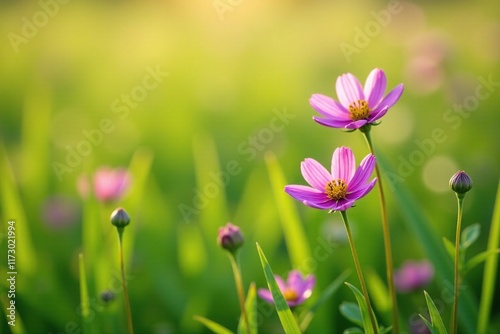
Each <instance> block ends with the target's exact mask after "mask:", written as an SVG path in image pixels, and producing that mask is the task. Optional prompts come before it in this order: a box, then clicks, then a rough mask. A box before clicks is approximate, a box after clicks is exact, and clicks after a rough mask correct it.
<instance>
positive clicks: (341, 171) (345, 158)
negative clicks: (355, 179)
mask: <svg viewBox="0 0 500 334" xmlns="http://www.w3.org/2000/svg"><path fill="white" fill-rule="evenodd" d="M355 171H356V160H355V158H354V154H353V153H352V151H351V149H350V148H348V147H344V146H342V147H339V148H337V149H335V151H334V152H333V155H332V177H333V179H334V180H337V179H341V180H344V181H345V182H346V183H347V184H349V181H350V180H351V178H352V176H353V175H354V173H355ZM325 185H326V184H325Z"/></svg>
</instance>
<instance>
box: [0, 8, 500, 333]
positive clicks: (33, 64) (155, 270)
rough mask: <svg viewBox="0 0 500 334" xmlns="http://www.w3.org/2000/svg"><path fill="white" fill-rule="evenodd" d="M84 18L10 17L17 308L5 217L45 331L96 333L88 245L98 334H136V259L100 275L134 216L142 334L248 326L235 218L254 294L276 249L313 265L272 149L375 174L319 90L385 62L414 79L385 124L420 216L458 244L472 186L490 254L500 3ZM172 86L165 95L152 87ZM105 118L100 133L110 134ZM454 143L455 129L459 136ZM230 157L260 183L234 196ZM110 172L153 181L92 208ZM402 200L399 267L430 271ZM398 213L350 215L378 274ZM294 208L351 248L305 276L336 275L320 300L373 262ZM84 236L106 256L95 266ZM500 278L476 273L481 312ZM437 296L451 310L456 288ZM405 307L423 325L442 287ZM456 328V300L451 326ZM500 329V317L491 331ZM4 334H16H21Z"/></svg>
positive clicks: (53, 13)
mask: <svg viewBox="0 0 500 334" xmlns="http://www.w3.org/2000/svg"><path fill="white" fill-rule="evenodd" d="M63 2H64V1H60V2H58V1H56V0H45V1H44V0H42V1H40V2H35V1H33V2H28V1H22V2H20V1H2V3H1V4H0V32H1V35H2V36H3V37H2V42H1V48H0V59H1V61H0V106H1V113H0V141H1V145H2V152H0V156H1V161H0V162H1V166H2V174H1V181H0V182H1V183H2V185H1V188H2V206H1V211H0V218H1V222H2V224H1V226H2V230H1V231H0V235H1V236H2V238H1V239H0V245H1V249H2V255H0V256H1V257H2V259H3V260H2V261H1V267H0V269H1V270H2V274H1V275H2V276H1V277H2V283H3V284H4V286H3V287H2V298H3V302H5V301H6V291H5V290H4V288H6V287H7V286H6V283H5V282H6V281H5V279H3V277H4V275H5V273H6V267H5V266H6V262H5V261H4V258H6V255H5V254H7V251H6V249H7V248H6V231H7V224H6V223H7V221H8V220H9V219H15V220H16V223H17V228H18V234H17V252H18V258H17V260H18V276H17V293H16V307H17V311H18V317H19V318H18V319H22V322H23V324H24V327H25V329H26V332H27V333H73V332H74V333H77V330H78V329H80V328H81V326H82V324H81V320H80V315H79V309H78V307H79V300H80V298H79V278H78V254H79V253H80V252H82V251H83V252H84V256H85V257H86V258H85V262H86V268H87V274H88V279H89V294H90V297H91V299H92V298H94V300H95V304H94V306H92V305H91V309H92V310H93V311H94V313H95V324H99V327H100V331H99V332H101V331H102V332H117V333H120V332H124V330H125V327H124V325H125V320H124V318H123V315H122V314H123V312H122V308H123V306H122V304H123V303H122V299H121V296H120V295H118V296H117V298H116V300H114V301H113V302H112V303H110V305H108V306H107V307H103V306H102V303H101V302H99V301H98V299H99V293H100V292H101V291H102V289H104V288H106V282H109V280H110V279H111V280H112V277H113V274H112V273H113V272H115V273H116V272H118V269H119V264H118V261H117V258H116V257H113V256H110V257H109V258H108V262H103V261H100V260H99V258H100V257H101V256H104V255H103V254H108V255H109V253H110V252H111V253H112V252H113V251H115V250H116V248H117V238H116V233H115V232H114V231H113V230H112V229H111V226H110V224H109V222H108V220H107V217H109V214H110V213H111V212H112V211H113V209H114V208H115V207H116V206H124V207H125V208H126V209H127V210H128V211H129V213H130V214H131V216H132V224H131V226H130V228H129V229H127V231H126V232H125V237H124V238H125V239H124V242H125V244H126V247H127V249H126V250H127V259H128V261H127V264H126V268H127V272H128V273H129V274H130V276H131V279H130V281H129V282H128V284H129V293H130V299H131V303H132V313H133V317H134V325H135V327H136V332H137V333H206V332H208V331H207V330H205V329H204V328H203V327H202V326H201V325H200V324H199V323H197V322H195V321H194V320H193V318H192V317H193V315H195V314H198V315H202V316H206V317H208V318H211V319H213V320H215V321H217V322H219V323H222V324H224V325H225V326H227V327H228V328H231V329H235V328H236V324H237V320H238V316H239V311H238V307H237V306H238V304H237V298H236V294H235V288H234V283H233V280H232V273H231V268H230V265H229V262H228V261H227V256H226V254H224V252H223V251H222V250H220V249H218V247H217V245H216V236H217V230H218V227H219V226H222V225H224V224H225V223H226V222H228V221H231V222H233V223H234V224H236V225H239V226H240V227H241V228H242V230H243V231H244V233H245V236H246V245H245V247H244V248H243V250H242V252H241V261H242V263H241V266H242V271H243V278H244V283H245V285H246V286H248V284H249V283H250V282H256V283H257V286H258V287H264V286H265V280H264V275H263V273H262V269H261V267H260V262H259V258H258V256H257V252H256V249H255V247H254V244H255V242H259V244H260V245H261V246H262V248H263V250H264V251H265V252H266V254H267V256H268V259H269V261H270V263H271V265H272V266H273V269H274V271H275V272H276V273H283V274H286V273H287V272H288V271H289V270H291V269H292V267H291V263H290V258H289V256H288V252H287V247H286V244H285V242H284V238H283V228H282V225H281V224H280V219H279V215H278V209H277V208H276V202H275V200H274V196H273V192H272V189H271V185H270V181H269V176H268V173H267V170H266V166H265V160H264V156H265V154H266V152H273V154H274V155H275V156H276V157H277V159H278V161H279V163H280V165H281V166H282V168H283V171H284V174H285V176H286V178H287V181H288V182H289V183H295V184H303V183H304V181H303V179H302V176H301V174H300V168H299V166H300V161H302V160H303V159H304V158H306V157H312V158H315V159H316V160H318V161H320V162H321V163H323V164H325V165H328V164H329V161H330V158H331V154H332V152H333V150H334V149H335V148H336V147H338V146H350V147H351V148H352V149H353V150H354V152H355V154H356V156H357V160H358V161H360V160H361V159H362V157H364V156H365V155H366V154H367V153H368V151H367V148H366V145H365V143H364V142H363V138H362V136H361V135H360V133H359V132H354V133H344V132H342V131H340V130H336V129H330V128H325V127H321V126H319V125H318V124H316V123H315V122H313V121H312V116H313V115H317V113H316V112H315V111H314V110H313V109H312V107H311V106H310V105H309V102H308V99H309V98H310V96H311V94H314V93H322V94H325V95H330V96H333V97H334V98H336V93H335V90H334V87H335V80H336V78H337V76H339V75H341V74H342V73H346V72H351V73H353V74H354V75H356V76H357V77H358V78H359V79H360V80H361V81H362V82H364V80H365V78H366V76H367V75H368V73H369V72H370V71H371V70H372V69H373V68H375V67H380V68H382V69H383V70H384V71H385V72H386V75H387V79H388V90H389V89H392V87H394V86H395V85H397V84H398V83H404V84H405V92H404V93H403V96H402V98H401V100H400V101H399V102H398V103H397V104H396V105H395V106H394V107H393V108H392V109H391V110H390V111H389V113H388V114H387V115H386V116H385V117H384V118H383V120H382V123H381V125H380V126H378V127H375V128H373V131H372V137H373V140H374V143H375V147H376V150H377V151H378V152H379V153H380V154H382V155H384V156H385V157H386V160H388V162H389V164H390V165H391V167H392V169H393V173H394V174H393V176H394V175H398V178H397V179H396V180H397V182H398V183H399V184H402V185H404V186H405V187H407V189H408V190H409V191H410V193H411V194H412V196H414V197H415V198H416V199H417V200H418V202H419V205H420V209H421V210H422V212H423V213H424V215H425V216H426V217H429V218H430V221H431V223H432V228H433V229H434V231H435V233H436V236H437V238H438V239H441V237H442V236H446V237H447V238H449V239H453V236H454V228H455V221H456V203H455V196H454V194H453V193H452V192H451V191H450V190H449V188H448V180H449V178H450V177H451V176H452V175H453V174H454V173H455V172H456V171H457V170H458V169H464V170H466V171H467V172H468V174H469V175H470V176H471V177H472V179H473V181H474V189H473V191H472V192H471V193H470V194H469V195H468V196H467V199H466V200H465V211H464V225H465V226H466V225H470V224H472V223H479V224H481V227H482V232H483V233H482V235H481V238H480V242H478V243H477V244H476V245H475V246H474V247H473V249H472V251H471V253H477V252H479V251H482V250H484V249H485V247H486V242H487V236H488V231H489V226H490V223H491V217H492V212H493V203H494V198H495V194H496V188H497V182H498V177H499V170H500V169H499V167H500V149H499V145H498V142H499V141H498V140H499V136H498V126H499V125H500V123H499V122H498V119H497V118H496V116H497V111H498V108H499V107H500V95H499V93H498V90H499V82H500V67H499V60H500V21H499V16H498V13H500V4H499V3H498V2H497V1H494V0H482V1H479V2H469V1H458V2H452V1H439V2H431V1H426V2H398V1H396V2H385V1H359V0H356V1H352V2H350V3H347V2H340V1H326V0H316V1H300V0H295V1H283V0H273V1H250V0H241V1H235V0H234V1H223V0H221V1H212V0H206V1H179V0H178V1H84V2H81V1H66V2H64V3H63ZM151 73H156V79H157V80H156V83H157V84H155V81H153V80H151V79H147V82H146V83H145V81H144V80H145V77H147V76H148V75H151ZM488 81H489V82H490V84H489V85H486V86H485V85H484V82H488ZM148 85H149V86H148ZM481 85H482V87H483V88H478V87H480V86H481ZM153 86H154V87H153ZM138 87H139V88H138ZM141 87H142V88H141ZM144 87H146V89H144ZM478 89H479V90H480V95H477V94H478V93H477V92H478ZM486 95H487V96H486ZM127 96H132V97H131V99H132V100H131V101H130V100H127ZM120 108H121V109H120ZM460 108H462V110H463V112H461V113H460V112H458V110H459V109H460ZM276 117H278V119H277V118H276ZM280 117H281V118H280ZM103 121H104V122H105V125H104V128H105V130H106V131H107V132H103V131H102V129H101V134H102V138H101V137H99V136H98V135H97V134H96V133H97V132H96V131H98V130H97V129H100V128H101V127H103V125H102V122H103ZM273 125H278V127H275V126H273ZM436 129H438V130H436ZM439 129H441V130H439ZM433 131H438V132H439V131H441V132H440V133H441V135H440V136H439V137H440V138H441V139H440V140H439V142H436V140H434V139H433V135H432V134H433ZM85 133H87V134H88V133H94V134H96V136H97V137H95V138H101V139H100V140H97V139H95V140H96V143H97V144H95V145H94V144H92V145H91V152H90V153H88V154H86V155H81V161H78V162H77V163H75V164H74V166H69V167H68V169H65V170H64V172H61V171H57V170H56V169H55V166H58V167H61V166H60V165H57V163H60V164H64V165H67V162H66V159H67V155H68V152H69V150H71V149H74V150H78V147H80V148H82V147H83V146H82V145H84V144H82V142H83V141H86V140H88V138H86V136H85ZM79 145H80V146H79ZM411 161H413V163H412V162H411ZM228 163H229V164H230V165H231V164H234V163H236V164H237V166H238V167H239V168H237V171H234V173H233V175H230V177H228V178H227V179H224V180H222V182H223V183H224V185H223V186H216V187H214V186H213V185H214V184H216V183H214V175H216V174H217V175H220V173H221V172H222V173H224V172H226V173H229V172H230V169H231V168H232V167H229V166H228ZM103 165H108V166H112V167H118V166H122V167H129V166H130V168H131V172H132V187H131V189H130V191H129V192H128V193H127V194H126V196H125V197H124V198H123V199H122V200H121V201H119V202H116V203H113V204H101V203H97V201H95V199H93V198H92V197H91V198H89V199H82V198H81V197H80V196H79V195H78V191H77V186H76V184H77V180H78V178H79V176H80V175H82V174H86V175H92V174H93V173H94V171H95V170H96V169H97V168H98V167H99V166H103ZM231 170H232V169H231ZM386 189H388V195H387V197H388V201H389V218H390V224H391V232H392V239H393V249H394V250H395V251H394V262H395V266H396V267H399V266H400V265H401V264H402V263H403V262H404V261H405V260H407V259H421V258H424V257H426V255H425V253H424V252H423V249H422V247H421V244H420V243H419V241H418V240H417V238H415V235H414V234H412V233H411V231H410V229H409V227H408V225H407V223H406V221H405V219H404V218H403V215H402V213H401V211H400V208H399V207H398V202H397V200H396V198H394V196H393V195H394V193H393V192H391V191H390V189H391V188H390V186H389V185H388V184H387V186H386ZM200 193H201V194H202V197H203V198H205V201H203V199H200V195H199V194H200ZM54 198H56V199H58V200H59V201H58V203H61V202H62V203H63V204H62V205H63V207H64V208H66V209H67V211H69V213H68V214H67V215H66V216H64V219H62V220H61V221H59V222H58V223H57V222H54V221H49V220H50V219H48V218H47V213H46V212H47V210H49V211H50V210H55V209H53V208H52V209H51V208H47V205H49V204H50V203H51V202H50V201H51V199H54ZM196 201H201V202H203V203H198V202H196ZM378 203H379V202H378V195H377V194H376V192H373V193H371V194H370V195H368V196H367V197H366V198H364V199H362V200H361V201H359V203H358V205H357V207H356V208H354V209H352V210H350V219H351V220H352V225H353V229H354V233H355V238H356V243H357V245H358V247H359V253H360V257H361V262H362V263H363V264H364V265H365V266H366V267H367V268H371V269H373V271H374V272H375V273H377V274H378V275H380V276H381V277H384V275H385V265H384V255H383V241H382V233H381V227H380V226H381V225H380V218H379V213H378V212H379V210H378ZM197 205H198V206H197ZM294 205H296V207H297V209H298V210H299V214H300V217H301V224H302V226H303V229H304V231H305V234H306V236H307V240H308V242H309V247H310V248H311V249H312V250H314V249H315V247H319V246H320V245H324V244H325V240H326V241H328V242H330V243H331V244H333V246H331V247H333V248H334V251H333V252H332V253H331V255H330V256H329V257H328V258H327V259H325V260H321V261H319V260H315V261H313V262H312V264H310V265H308V266H306V267H307V268H302V269H303V270H304V271H313V272H314V273H315V274H316V275H317V286H316V289H315V292H314V294H313V297H312V299H313V300H314V299H317V298H318V296H319V295H320V293H321V291H322V290H323V289H324V288H325V287H326V286H328V284H329V283H330V282H331V281H333V280H334V279H335V278H336V277H337V276H338V275H339V274H340V273H342V272H343V271H344V270H345V269H346V268H351V267H352V260H351V256H350V252H349V249H348V247H347V245H346V244H345V241H344V239H343V234H342V231H343V230H342V225H341V221H340V216H338V215H337V214H331V215H328V214H327V213H326V212H320V211H317V210H314V209H310V208H307V207H304V206H303V205H301V204H300V203H294ZM186 207H191V208H193V210H194V211H192V212H191V213H192V214H189V215H188V216H189V217H187V216H186V214H184V215H183V214H182V212H183V211H182V210H184V209H185V208H186ZM182 208H184V209H182ZM44 213H45V214H44ZM285 223H286V222H285ZM86 238H88V239H86ZM85 240H87V241H85ZM88 240H93V241H92V242H90V241H88ZM85 242H88V245H90V246H88V247H91V248H92V249H93V252H94V253H91V254H87V253H86V252H87V251H86V249H85V247H86V246H85ZM108 250H111V251H108ZM89 252H90V251H89ZM87 255H88V256H87ZM110 259H113V260H110ZM114 259H116V261H114ZM429 260H431V261H432V260H433V259H432V257H430V258H429ZM450 261H451V260H450ZM106 263H108V264H109V265H108V266H106V265H105V264H106ZM482 269H483V266H482V265H480V266H479V267H477V268H476V269H474V270H473V271H472V272H471V273H470V275H469V276H468V279H467V284H468V285H467V287H468V290H469V291H470V293H471V294H472V296H473V298H474V299H475V300H476V301H477V300H479V298H480V293H481V279H482V272H483V271H482ZM349 280H350V281H351V282H357V281H356V279H355V277H354V276H351V277H350V279H349ZM449 281H450V282H452V280H451V277H450V278H449ZM426 289H427V290H428V291H429V292H430V293H431V295H434V296H439V295H440V293H442V291H443V282H442V281H441V282H440V281H438V280H437V279H436V280H434V281H433V282H432V283H431V285H430V286H429V287H427V288H426ZM494 298H495V300H496V301H497V305H498V300H500V294H499V292H498V291H497V292H496V294H495V297H494ZM343 300H351V301H352V300H353V296H352V295H351V293H350V291H348V289H347V288H346V287H343V288H341V289H340V290H339V292H338V293H337V294H336V295H335V296H333V297H332V298H331V299H329V301H328V302H327V303H326V304H325V305H323V306H322V308H321V309H320V310H319V312H318V314H317V315H316V317H315V318H314V320H313V322H312V323H311V327H310V331H309V332H310V333H341V332H342V331H343V329H345V328H347V327H348V326H349V324H348V322H347V321H346V320H345V319H343V317H342V316H341V315H340V313H339V311H338V305H339V303H340V302H342V301H343ZM400 303H401V313H402V314H401V321H402V323H404V324H406V325H408V324H409V323H410V322H411V321H412V320H411V319H413V320H414V315H415V312H417V313H418V312H422V309H423V307H424V305H425V301H424V298H423V294H422V292H421V291H418V292H415V293H412V294H401V295H400ZM3 305H5V304H2V307H3ZM3 310H4V307H3ZM259 310H260V314H261V315H262V319H261V320H262V327H261V329H262V331H261V332H262V333H280V331H281V329H280V326H279V321H278V318H277V316H276V315H275V313H274V312H273V311H271V309H270V307H269V306H267V305H265V304H264V303H263V302H262V301H259ZM450 312H451V304H446V307H445V309H444V311H443V318H444V319H448V318H449V314H450ZM499 317H500V308H498V306H497V307H496V308H494V309H493V314H492V319H495V318H496V319H498V318H499ZM382 318H383V317H382ZM4 319H5V318H3V320H2V321H1V329H2V332H7V333H8V332H9V331H10V330H14V328H12V327H9V326H8V325H7V321H5V320H4ZM383 319H384V318H383ZM386 319H387V318H386ZM385 323H388V322H387V321H385ZM75 326H76V327H75ZM499 328H500V327H499V325H498V320H497V326H496V331H498V330H499ZM494 330H495V329H493V331H492V333H493V332H495V331H494Z"/></svg>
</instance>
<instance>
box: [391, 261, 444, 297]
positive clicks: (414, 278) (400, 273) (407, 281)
mask: <svg viewBox="0 0 500 334" xmlns="http://www.w3.org/2000/svg"><path fill="white" fill-rule="evenodd" d="M433 277H434V267H433V266H432V264H431V263H430V262H429V261H427V260H422V261H420V262H416V261H406V262H405V263H404V264H403V265H402V266H401V268H399V269H398V270H396V271H395V273H394V284H395V285H396V289H397V290H398V291H399V292H411V291H414V290H416V289H419V288H421V287H424V286H426V285H427V284H429V282H430V281H431V280H432V278H433Z"/></svg>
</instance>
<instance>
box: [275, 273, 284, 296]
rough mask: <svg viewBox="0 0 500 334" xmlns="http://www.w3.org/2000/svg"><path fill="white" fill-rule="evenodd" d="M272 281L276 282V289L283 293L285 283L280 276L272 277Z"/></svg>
mask: <svg viewBox="0 0 500 334" xmlns="http://www.w3.org/2000/svg"><path fill="white" fill-rule="evenodd" d="M274 279H275V280H276V283H277V284H278V287H279V288H280V291H281V293H283V292H284V291H285V290H286V283H285V281H284V280H283V278H281V276H278V275H274Z"/></svg>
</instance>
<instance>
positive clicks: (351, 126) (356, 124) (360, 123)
mask: <svg viewBox="0 0 500 334" xmlns="http://www.w3.org/2000/svg"><path fill="white" fill-rule="evenodd" d="M366 123H368V121H367V120H366V119H360V120H359V121H354V122H350V123H349V124H347V125H346V126H345V128H346V129H350V130H356V129H359V128H360V127H362V126H363V125H365V124H366Z"/></svg>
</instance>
